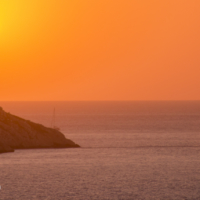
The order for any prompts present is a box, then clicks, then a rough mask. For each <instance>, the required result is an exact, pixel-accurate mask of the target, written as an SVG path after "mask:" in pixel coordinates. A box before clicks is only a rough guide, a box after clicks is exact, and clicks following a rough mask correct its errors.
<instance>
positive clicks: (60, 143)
mask: <svg viewBox="0 0 200 200" xmlns="http://www.w3.org/2000/svg"><path fill="white" fill-rule="evenodd" d="M73 147H80V146H79V145H78V144H75V143H74V142H73V141H71V140H69V139H66V138H65V136H64V135H63V134H62V133H61V132H59V131H58V130H55V129H52V128H47V127H45V126H43V125H41V124H37V123H34V122H31V121H29V120H25V119H22V118H20V117H17V116H15V115H12V114H10V113H7V112H5V111H4V110H3V109H2V108H1V107H0V153H5V152H13V151H14V150H15V149H33V148H73Z"/></svg>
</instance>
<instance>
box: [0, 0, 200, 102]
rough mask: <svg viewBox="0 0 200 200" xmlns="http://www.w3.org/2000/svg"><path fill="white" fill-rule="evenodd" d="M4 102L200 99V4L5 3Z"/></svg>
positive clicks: (0, 18) (0, 83)
mask: <svg viewBox="0 0 200 200" xmlns="http://www.w3.org/2000/svg"><path fill="white" fill-rule="evenodd" d="M0 100H1V101H3V100H13V101H15V100H200V1H199V0H191V1H188V0H168V1H161V0H125V1H124V0H95V1H94V0H67V1H56V0H28V1H27V0H1V1H0Z"/></svg>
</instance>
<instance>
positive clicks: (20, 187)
mask: <svg viewBox="0 0 200 200" xmlns="http://www.w3.org/2000/svg"><path fill="white" fill-rule="evenodd" d="M0 106H1V107H3V109H4V110H5V111H7V112H10V113H12V114H14V115H18V116H20V117H23V118H25V119H29V120H32V121H33V122H37V123H40V124H43V125H45V126H48V127H50V126H51V122H52V117H53V110H54V108H55V113H56V114H55V119H56V121H55V123H56V126H58V127H60V129H61V132H62V133H63V134H64V135H65V136H66V138H69V139H71V140H73V141H74V142H76V143H77V144H79V145H80V146H81V148H70V149H29V150H16V151H15V152H14V153H5V154H0V199H3V200H65V199H66V200H68V199H69V200H104V199H105V200H165V199H166V200H171V199H172V200H198V199H200V101H133V102H131V101H127V102H126V101H124V102H117V101H115V102H112V101H110V102H0Z"/></svg>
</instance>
